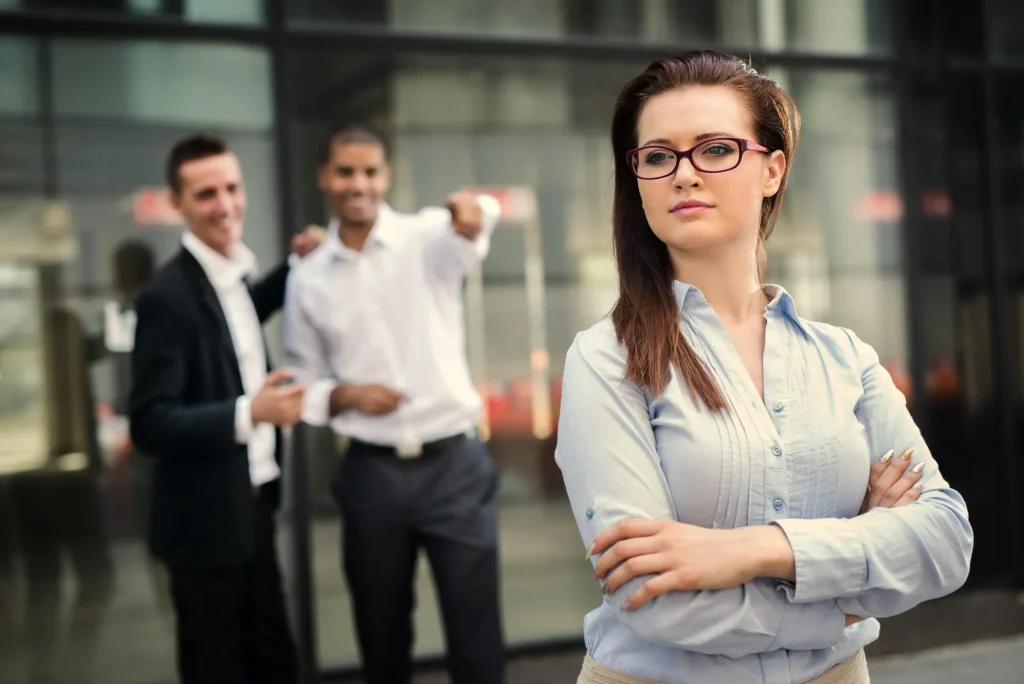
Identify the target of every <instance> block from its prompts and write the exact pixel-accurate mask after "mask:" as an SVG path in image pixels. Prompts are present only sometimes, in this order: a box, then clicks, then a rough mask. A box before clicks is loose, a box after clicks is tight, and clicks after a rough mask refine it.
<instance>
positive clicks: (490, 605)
mask: <svg viewBox="0 0 1024 684" xmlns="http://www.w3.org/2000/svg"><path fill="white" fill-rule="evenodd" d="M497 483H498V473H497V469H496V468H495V466H494V464H493V463H492V461H491V458H490V456H489V454H488V453H487V449H486V447H485V446H484V445H483V444H482V443H481V442H480V441H478V440H476V439H473V438H469V437H462V436H460V437H457V438H451V439H449V440H443V441H442V443H440V444H439V445H437V446H430V445H427V446H425V448H424V453H423V455H422V456H420V457H419V458H413V459H401V458H398V457H397V456H396V455H395V454H394V453H393V451H392V450H390V449H387V448H383V447H375V446H372V445H368V444H364V443H361V442H356V441H353V442H352V443H351V445H350V446H349V449H348V453H347V454H346V457H345V459H344V461H343V462H342V464H341V467H340V468H339V470H338V473H337V475H336V476H335V478H334V482H333V487H332V489H333V493H334V496H335V499H336V500H337V502H338V505H339V507H340V509H341V515H342V556H343V567H344V571H345V577H346V579H347V580H348V585H349V590H350V592H351V596H352V602H353V607H354V612H355V622H356V632H357V634H358V638H359V647H360V652H361V655H362V661H363V673H364V676H365V678H366V682H367V684H407V683H408V682H410V681H411V677H412V661H411V657H412V656H411V651H412V643H413V625H412V610H413V605H414V602H415V597H414V581H415V571H416V560H417V556H418V554H419V550H420V548H423V549H425V550H426V552H427V559H428V560H429V562H430V566H431V570H432V572H433V575H434V579H435V582H436V583H437V596H438V601H439V603H440V606H441V612H442V617H443V621H444V629H445V640H446V642H447V646H448V664H449V670H450V674H451V680H452V683H453V684H503V682H504V681H505V648H504V639H503V635H502V627H501V609H500V598H499V592H500V585H499V581H498V532H497V510H496V507H495V501H494V497H495V492H496V489H497Z"/></svg>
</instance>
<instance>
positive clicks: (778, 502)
mask: <svg viewBox="0 0 1024 684" xmlns="http://www.w3.org/2000/svg"><path fill="white" fill-rule="evenodd" d="M785 505H786V504H785V502H783V500H782V499H776V500H775V501H773V502H772V507H773V508H774V509H775V510H776V512H778V511H781V510H782V507H783V506H785Z"/></svg>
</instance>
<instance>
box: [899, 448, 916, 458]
mask: <svg viewBox="0 0 1024 684" xmlns="http://www.w3.org/2000/svg"><path fill="white" fill-rule="evenodd" d="M913 455H914V450H913V449H907V450H906V451H904V452H903V455H902V456H900V458H902V459H903V460H904V461H909V460H910V457H911V456H913Z"/></svg>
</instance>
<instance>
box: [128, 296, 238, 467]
mask: <svg viewBox="0 0 1024 684" xmlns="http://www.w3.org/2000/svg"><path fill="white" fill-rule="evenodd" d="M136 316H137V322H136V327H135V346H134V348H133V351H132V377H133V381H132V391H131V397H130V399H129V418H130V420H129V425H130V430H131V438H132V442H133V443H134V444H135V445H136V446H137V447H138V448H139V449H140V450H141V451H142V452H144V453H148V454H151V455H154V456H159V457H161V458H175V459H203V458H218V457H222V456H225V455H227V454H230V453H232V452H233V449H234V448H235V446H236V445H237V443H238V440H237V439H236V424H237V423H238V420H237V413H238V410H239V399H227V400H225V401H217V402H209V403H204V404H192V405H188V404H186V403H185V391H186V379H187V377H188V368H187V365H186V363H187V344H188V337H187V335H188V334H189V333H188V332H187V331H189V330H193V329H194V328H195V324H194V323H192V322H189V321H183V320H180V319H181V317H180V316H179V315H178V312H177V310H176V308H175V307H174V306H172V305H170V304H169V303H168V302H165V301H163V300H162V299H160V298H159V297H158V296H156V295H154V294H152V293H150V292H144V293H143V294H142V295H140V296H139V299H138V301H137V303H136ZM242 410H244V408H243V409H242Z"/></svg>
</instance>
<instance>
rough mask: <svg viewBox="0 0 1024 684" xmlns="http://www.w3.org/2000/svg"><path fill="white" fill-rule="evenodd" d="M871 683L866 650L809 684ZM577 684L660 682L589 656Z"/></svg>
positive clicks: (647, 683) (858, 652) (585, 660)
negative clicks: (607, 665) (605, 664)
mask: <svg viewBox="0 0 1024 684" xmlns="http://www.w3.org/2000/svg"><path fill="white" fill-rule="evenodd" d="M870 682H871V680H870V679H869V677H868V661H867V658H865V657H864V650H863V649H861V650H860V651H857V652H856V653H854V654H853V655H852V656H850V657H849V658H847V659H846V660H844V661H843V662H841V663H839V664H838V665H835V666H834V667H831V668H829V669H828V670H826V671H825V672H823V673H822V674H820V675H818V676H817V677H815V678H814V679H812V680H811V681H809V682H807V684H870ZM576 684H658V682H656V681H654V680H653V679H644V678H643V677H634V676H633V675H629V674H625V673H624V672H616V671H615V670H609V669H608V668H607V667H605V666H603V665H598V664H597V663H595V662H594V660H593V659H592V658H591V657H590V655H589V654H588V655H587V656H586V657H585V658H584V659H583V669H582V670H581V671H580V676H579V677H578V678H577V679H576Z"/></svg>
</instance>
